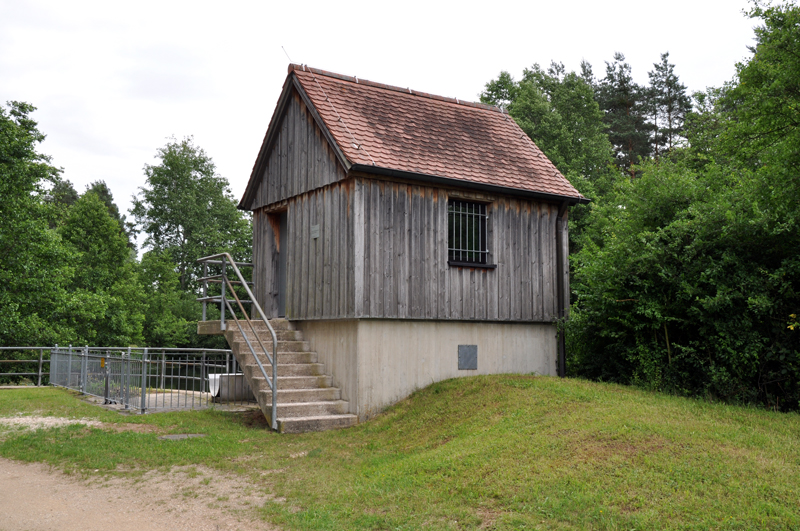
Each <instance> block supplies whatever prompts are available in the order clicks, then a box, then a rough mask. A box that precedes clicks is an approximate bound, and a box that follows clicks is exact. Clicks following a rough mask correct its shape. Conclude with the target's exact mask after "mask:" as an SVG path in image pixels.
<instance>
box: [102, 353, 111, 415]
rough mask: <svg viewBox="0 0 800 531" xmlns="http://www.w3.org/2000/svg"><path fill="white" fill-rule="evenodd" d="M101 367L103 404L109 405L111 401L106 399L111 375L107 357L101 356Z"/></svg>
mask: <svg viewBox="0 0 800 531" xmlns="http://www.w3.org/2000/svg"><path fill="white" fill-rule="evenodd" d="M102 359H103V365H104V368H105V371H103V372H104V374H105V385H104V386H103V404H109V403H110V402H111V401H110V400H109V399H108V392H109V391H108V378H109V376H110V375H111V364H110V363H108V361H107V360H108V356H103V358H102Z"/></svg>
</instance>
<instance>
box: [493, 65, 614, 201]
mask: <svg viewBox="0 0 800 531" xmlns="http://www.w3.org/2000/svg"><path fill="white" fill-rule="evenodd" d="M481 101H482V102H484V103H488V104H491V105H503V106H505V107H507V108H508V111H509V114H510V115H511V116H512V117H513V118H514V120H515V121H516V122H517V124H518V125H519V126H520V128H521V129H522V130H523V131H525V133H526V134H527V135H528V136H529V137H530V138H531V140H533V141H534V143H535V144H536V145H537V146H538V147H539V148H540V149H541V150H542V151H543V152H544V153H545V155H547V157H548V158H549V159H550V160H551V161H552V162H553V164H555V166H556V167H557V168H558V169H559V171H561V173H563V174H564V175H567V176H568V177H570V178H578V179H580V177H585V178H586V179H588V180H589V181H595V180H596V179H597V178H598V176H599V175H602V174H604V173H605V172H606V170H607V166H608V164H609V162H610V161H611V158H610V154H611V145H610V144H609V142H608V137H607V136H606V134H605V133H604V131H603V123H602V119H603V114H602V112H601V111H600V108H599V106H598V104H597V102H596V101H595V99H594V93H593V89H592V86H591V85H590V84H589V83H587V82H586V80H585V79H584V78H583V77H582V76H580V75H578V74H576V73H575V72H569V73H567V72H566V69H565V68H564V65H563V64H561V63H555V62H554V63H551V65H550V67H549V69H548V70H547V71H545V70H543V69H542V68H541V67H540V66H539V65H538V64H534V65H533V66H532V67H531V68H529V69H528V68H526V69H525V70H524V73H523V79H522V81H520V82H516V81H514V79H513V78H512V77H511V75H510V74H509V73H508V72H501V73H500V75H499V76H498V78H497V79H496V80H492V81H490V82H489V83H487V84H486V89H485V90H484V91H483V92H482V93H481ZM580 191H581V192H584V190H580Z"/></svg>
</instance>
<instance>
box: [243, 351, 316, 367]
mask: <svg viewBox="0 0 800 531" xmlns="http://www.w3.org/2000/svg"><path fill="white" fill-rule="evenodd" d="M270 356H272V353H271V352H270ZM236 359H237V360H241V362H242V363H243V364H244V365H250V364H255V362H256V359H255V357H254V356H253V354H252V353H251V352H250V351H249V350H245V351H244V352H242V353H238V354H237V355H236ZM258 359H260V360H261V363H269V361H268V359H267V357H266V356H265V355H264V354H260V355H259V356H258ZM318 360H319V355H317V353H316V352H278V365H280V364H282V363H317V361H318Z"/></svg>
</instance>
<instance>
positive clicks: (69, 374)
mask: <svg viewBox="0 0 800 531" xmlns="http://www.w3.org/2000/svg"><path fill="white" fill-rule="evenodd" d="M71 382H72V344H70V346H69V358H68V361H67V385H65V386H64V387H66V388H67V389H69V384H70V383H71Z"/></svg>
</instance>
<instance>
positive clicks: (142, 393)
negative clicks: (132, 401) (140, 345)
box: [140, 347, 147, 414]
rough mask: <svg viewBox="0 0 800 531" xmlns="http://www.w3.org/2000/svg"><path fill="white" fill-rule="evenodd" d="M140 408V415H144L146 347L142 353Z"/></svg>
mask: <svg viewBox="0 0 800 531" xmlns="http://www.w3.org/2000/svg"><path fill="white" fill-rule="evenodd" d="M141 395H142V407H141V408H140V413H141V414H144V411H145V409H146V407H147V347H145V349H144V352H143V353H142V392H141Z"/></svg>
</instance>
